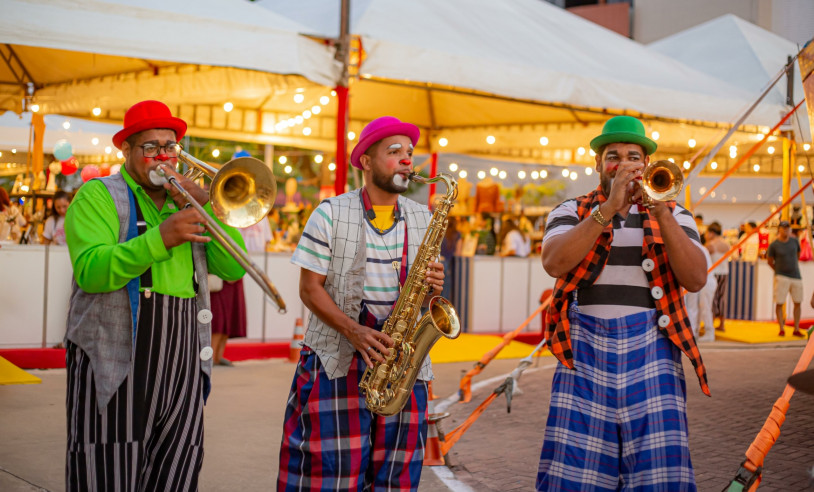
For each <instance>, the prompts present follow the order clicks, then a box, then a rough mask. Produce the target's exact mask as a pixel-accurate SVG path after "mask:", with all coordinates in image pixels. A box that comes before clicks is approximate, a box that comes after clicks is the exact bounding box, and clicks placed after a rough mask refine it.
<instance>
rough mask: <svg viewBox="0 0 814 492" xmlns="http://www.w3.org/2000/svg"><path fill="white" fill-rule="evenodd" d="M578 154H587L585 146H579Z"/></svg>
mask: <svg viewBox="0 0 814 492" xmlns="http://www.w3.org/2000/svg"><path fill="white" fill-rule="evenodd" d="M577 154H579V155H585V147H580V148H578V149H577Z"/></svg>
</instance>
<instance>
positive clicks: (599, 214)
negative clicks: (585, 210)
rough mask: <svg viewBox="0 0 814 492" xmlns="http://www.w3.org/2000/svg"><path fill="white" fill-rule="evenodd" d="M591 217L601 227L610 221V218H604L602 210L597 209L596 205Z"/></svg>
mask: <svg viewBox="0 0 814 492" xmlns="http://www.w3.org/2000/svg"><path fill="white" fill-rule="evenodd" d="M591 217H593V219H594V220H595V221H597V222H599V225H601V226H602V227H607V226H608V224H610V223H611V221H610V220H608V219H606V218H605V216H604V215H602V212H600V211H599V207H596V208H595V209H594V211H593V212H591Z"/></svg>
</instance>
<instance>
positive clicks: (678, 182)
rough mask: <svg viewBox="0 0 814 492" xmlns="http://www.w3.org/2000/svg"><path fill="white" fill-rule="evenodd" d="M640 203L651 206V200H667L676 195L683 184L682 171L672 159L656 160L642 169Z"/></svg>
mask: <svg viewBox="0 0 814 492" xmlns="http://www.w3.org/2000/svg"><path fill="white" fill-rule="evenodd" d="M639 184H640V186H641V187H642V205H644V206H645V207H647V208H653V202H654V201H656V200H658V201H669V200H672V199H674V198H675V197H677V196H678V193H679V192H680V191H681V187H682V186H683V185H684V173H683V171H681V168H680V167H678V164H676V163H674V162H672V161H656V162H654V163H652V164H650V165H649V166H647V167H646V168H645V169H644V172H643V173H642V181H641V183H639Z"/></svg>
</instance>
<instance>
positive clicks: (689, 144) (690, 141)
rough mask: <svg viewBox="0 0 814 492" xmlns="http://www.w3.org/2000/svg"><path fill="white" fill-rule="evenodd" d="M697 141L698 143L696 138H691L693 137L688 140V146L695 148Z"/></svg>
mask: <svg viewBox="0 0 814 492" xmlns="http://www.w3.org/2000/svg"><path fill="white" fill-rule="evenodd" d="M695 143H696V142H695V139H694V138H691V139H689V140H687V147H689V148H691V149H694V148H695Z"/></svg>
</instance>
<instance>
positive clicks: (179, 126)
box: [113, 101, 187, 149]
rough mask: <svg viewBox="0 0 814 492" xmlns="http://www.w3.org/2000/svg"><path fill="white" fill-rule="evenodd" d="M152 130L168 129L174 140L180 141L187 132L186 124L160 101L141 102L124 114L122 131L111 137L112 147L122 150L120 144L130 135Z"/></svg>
mask: <svg viewBox="0 0 814 492" xmlns="http://www.w3.org/2000/svg"><path fill="white" fill-rule="evenodd" d="M154 128H168V129H170V130H173V131H174V132H175V139H176V140H181V139H182V138H183V137H184V134H185V133H186V132H187V124H186V122H184V120H182V119H181V118H176V117H174V116H173V115H172V113H170V108H168V107H167V105H166V104H164V103H163V102H160V101H141V102H140V103H136V104H134V105H133V106H131V107H130V109H128V110H127V112H126V113H124V129H123V130H122V131H120V132H119V133H117V134H115V135H113V145H115V146H116V148H117V149H121V148H122V143H124V141H125V140H127V137H129V136H130V135H135V134H136V133H138V132H143V131H144V130H152V129H154Z"/></svg>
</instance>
